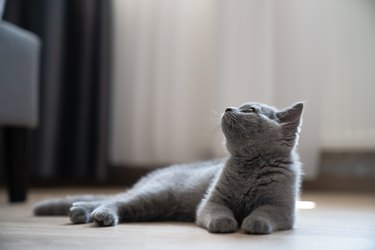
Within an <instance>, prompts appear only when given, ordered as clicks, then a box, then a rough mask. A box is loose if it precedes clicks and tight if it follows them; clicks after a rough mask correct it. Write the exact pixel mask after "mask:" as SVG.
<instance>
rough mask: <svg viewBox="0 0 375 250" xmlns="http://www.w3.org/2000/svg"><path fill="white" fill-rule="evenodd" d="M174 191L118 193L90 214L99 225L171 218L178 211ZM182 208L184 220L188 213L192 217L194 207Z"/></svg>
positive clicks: (186, 218) (176, 195)
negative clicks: (118, 194)
mask: <svg viewBox="0 0 375 250" xmlns="http://www.w3.org/2000/svg"><path fill="white" fill-rule="evenodd" d="M178 196H179V195H178V194H176V193H175V192H174V191H171V190H158V191H153V192H151V191H149V190H147V191H141V192H134V193H132V194H131V195H120V196H117V197H115V198H113V199H111V200H110V201H107V202H105V203H104V204H102V205H101V206H99V207H98V208H96V209H95V210H94V211H93V212H92V214H91V216H92V219H93V221H94V222H95V223H96V224H98V225H99V226H114V225H116V224H118V223H119V222H120V221H150V220H155V219H172V218H174V217H173V216H177V215H176V214H178V213H179V212H178V211H179V208H178V199H177V197H178ZM195 207H196V205H195V206H194V207H192V208H191V209H190V210H191V211H190V210H189V209H186V207H185V208H184V209H185V210H184V216H185V220H188V217H189V214H190V217H191V220H193V219H194V209H195Z"/></svg>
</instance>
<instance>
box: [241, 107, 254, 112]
mask: <svg viewBox="0 0 375 250" xmlns="http://www.w3.org/2000/svg"><path fill="white" fill-rule="evenodd" d="M242 112H243V113H254V112H255V108H247V109H243V110H242Z"/></svg>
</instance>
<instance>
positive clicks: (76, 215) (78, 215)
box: [69, 204, 92, 224]
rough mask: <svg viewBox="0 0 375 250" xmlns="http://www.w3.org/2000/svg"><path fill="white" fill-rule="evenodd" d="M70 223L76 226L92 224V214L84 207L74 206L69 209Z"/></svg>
mask: <svg viewBox="0 0 375 250" xmlns="http://www.w3.org/2000/svg"><path fill="white" fill-rule="evenodd" d="M69 217H70V221H71V222H72V223H74V224H83V223H89V222H91V221H92V220H91V215H90V212H89V211H88V210H87V209H86V208H85V207H82V206H75V205H74V204H73V206H72V207H71V208H70V209H69Z"/></svg>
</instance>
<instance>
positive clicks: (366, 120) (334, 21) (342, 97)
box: [321, 1, 375, 150]
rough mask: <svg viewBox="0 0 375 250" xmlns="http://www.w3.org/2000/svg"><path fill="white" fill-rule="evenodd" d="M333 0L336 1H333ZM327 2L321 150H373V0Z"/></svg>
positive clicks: (374, 131) (374, 15)
mask: <svg viewBox="0 0 375 250" xmlns="http://www.w3.org/2000/svg"><path fill="white" fill-rule="evenodd" d="M333 2H336V1H333ZM341 3H342V2H340V5H339V6H340V8H337V6H338V5H334V4H331V6H329V8H330V9H329V12H330V13H331V15H329V18H330V20H329V21H330V22H328V23H329V25H330V26H327V27H326V28H327V30H330V31H332V32H327V35H328V39H329V43H328V44H329V46H328V47H327V58H329V59H328V65H327V66H328V67H327V69H328V72H327V73H328V78H329V79H328V80H327V82H326V83H325V84H324V85H323V89H322V119H321V128H322V142H323V147H324V148H326V149H338V150H340V149H358V150H363V149H365V150H371V149H375V29H374V23H375V2H374V1H345V4H342V5H341Z"/></svg>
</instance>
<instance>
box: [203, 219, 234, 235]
mask: <svg viewBox="0 0 375 250" xmlns="http://www.w3.org/2000/svg"><path fill="white" fill-rule="evenodd" d="M237 227H238V224H237V221H236V220H235V219H234V218H231V217H228V216H222V217H218V218H214V219H212V220H211V221H210V222H209V223H208V228H207V229H208V231H209V232H210V233H233V232H235V231H236V230H237Z"/></svg>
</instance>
